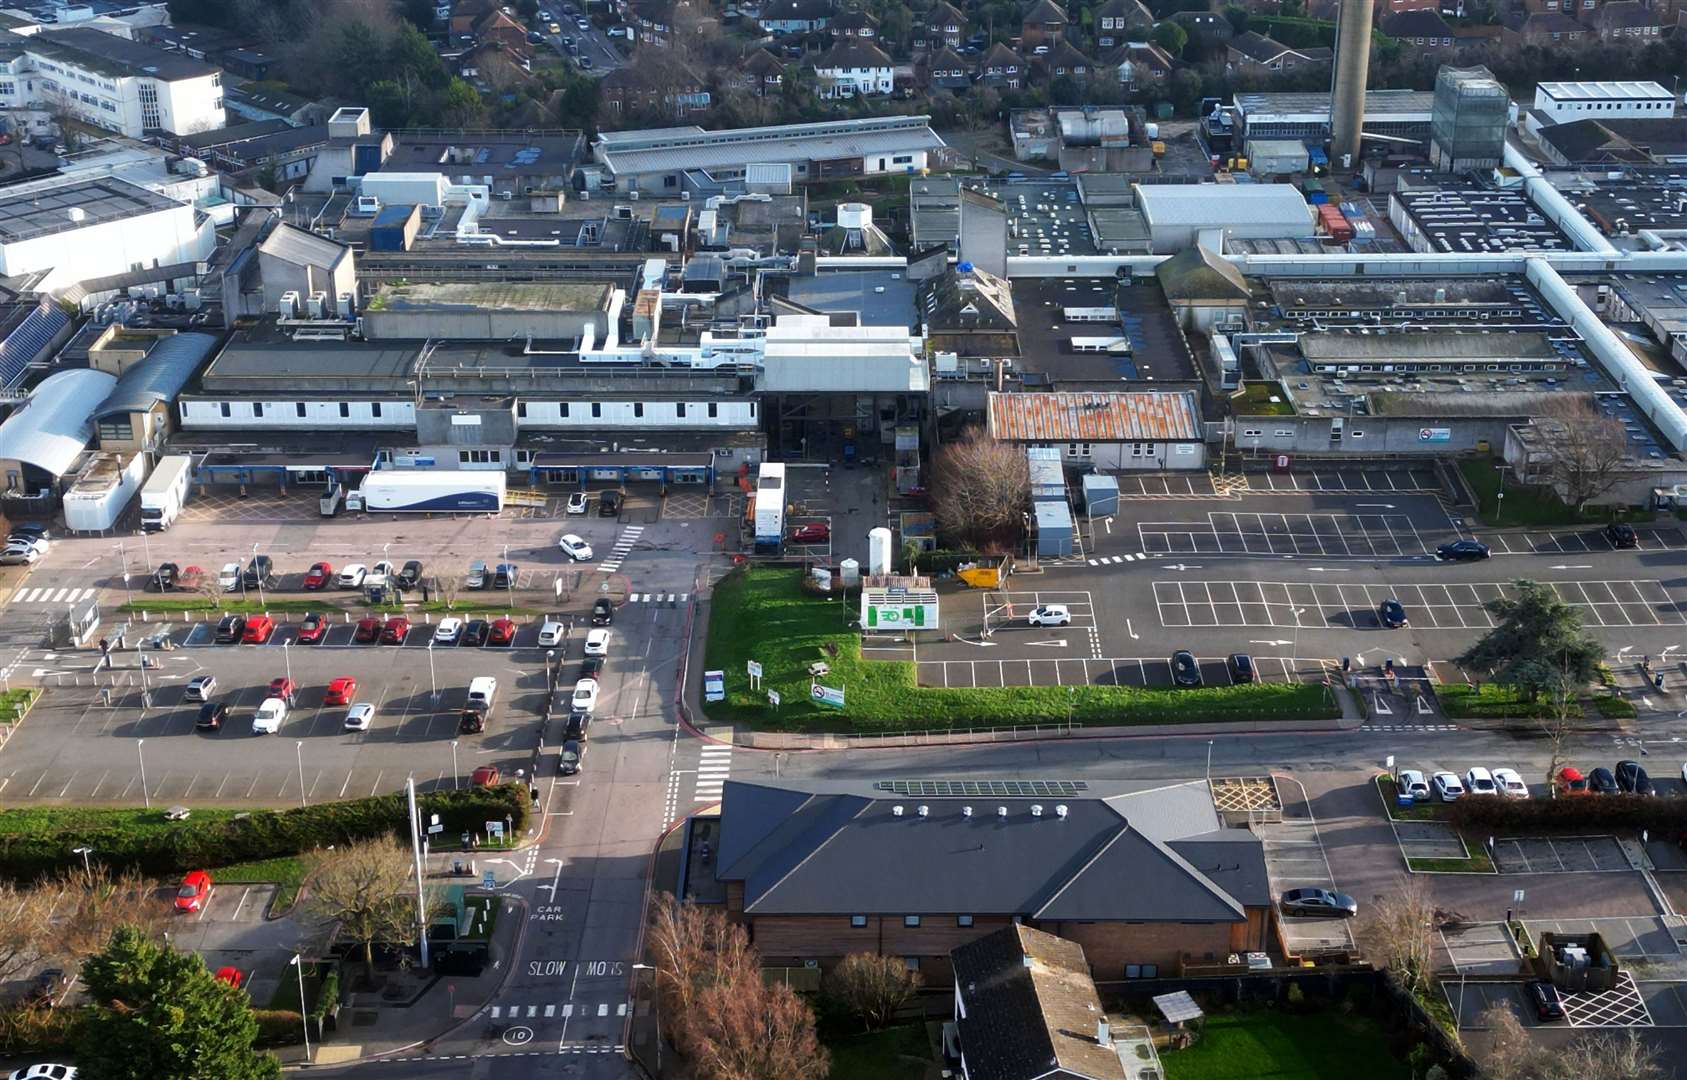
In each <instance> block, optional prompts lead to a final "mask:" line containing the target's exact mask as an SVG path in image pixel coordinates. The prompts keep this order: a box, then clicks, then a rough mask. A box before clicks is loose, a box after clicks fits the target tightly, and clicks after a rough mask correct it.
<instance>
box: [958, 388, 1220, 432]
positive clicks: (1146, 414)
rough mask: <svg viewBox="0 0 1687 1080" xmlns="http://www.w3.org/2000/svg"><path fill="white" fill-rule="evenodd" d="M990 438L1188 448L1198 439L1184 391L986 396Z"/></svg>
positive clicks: (1198, 425) (1191, 403)
mask: <svg viewBox="0 0 1687 1080" xmlns="http://www.w3.org/2000/svg"><path fill="white" fill-rule="evenodd" d="M990 434H992V435H994V436H995V437H996V438H998V439H1008V440H1012V441H1016V442H1023V441H1035V442H1130V441H1133V440H1141V441H1147V442H1153V441H1164V442H1188V441H1196V440H1199V439H1200V438H1201V423H1200V416H1199V414H1198V413H1197V412H1196V409H1195V395H1194V394H1193V393H1190V392H1188V391H1175V392H1167V391H1139V392H1133V393H1121V394H991V395H990Z"/></svg>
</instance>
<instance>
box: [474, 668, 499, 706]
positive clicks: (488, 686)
mask: <svg viewBox="0 0 1687 1080" xmlns="http://www.w3.org/2000/svg"><path fill="white" fill-rule="evenodd" d="M497 696H498V680H497V679H494V678H493V677H492V676H490V675H481V676H479V677H478V678H474V679H470V680H469V702H470V703H471V704H474V703H478V704H481V705H484V706H485V707H486V708H487V710H488V711H490V710H491V708H492V699H493V698H495V697H497Z"/></svg>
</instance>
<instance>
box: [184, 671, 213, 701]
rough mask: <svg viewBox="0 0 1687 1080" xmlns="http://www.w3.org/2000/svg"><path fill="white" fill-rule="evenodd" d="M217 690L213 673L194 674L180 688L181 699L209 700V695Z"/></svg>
mask: <svg viewBox="0 0 1687 1080" xmlns="http://www.w3.org/2000/svg"><path fill="white" fill-rule="evenodd" d="M216 692H217V677H216V676H215V675H195V676H194V677H193V678H191V679H189V680H188V681H187V685H186V686H185V687H183V688H182V700H183V701H210V700H211V695H212V694H214V693H216Z"/></svg>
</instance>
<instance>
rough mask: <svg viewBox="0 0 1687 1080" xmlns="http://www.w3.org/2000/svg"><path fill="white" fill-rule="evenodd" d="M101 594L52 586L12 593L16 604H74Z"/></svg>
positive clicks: (95, 591) (90, 590)
mask: <svg viewBox="0 0 1687 1080" xmlns="http://www.w3.org/2000/svg"><path fill="white" fill-rule="evenodd" d="M97 592H99V590H98V589H74V588H62V589H61V588H54V587H53V586H51V585H48V586H45V587H38V588H28V589H19V590H17V591H16V592H14V593H12V603H14V604H74V603H76V602H77V601H78V600H86V599H88V598H89V597H91V596H93V595H94V594H95V593H97Z"/></svg>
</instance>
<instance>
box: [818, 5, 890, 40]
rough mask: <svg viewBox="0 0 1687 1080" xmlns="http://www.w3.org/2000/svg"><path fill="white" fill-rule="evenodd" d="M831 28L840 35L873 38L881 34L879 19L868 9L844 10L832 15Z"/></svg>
mask: <svg viewBox="0 0 1687 1080" xmlns="http://www.w3.org/2000/svg"><path fill="white" fill-rule="evenodd" d="M830 29H831V31H832V33H834V34H837V35H839V36H840V37H853V38H866V39H869V40H871V39H873V38H877V37H878V36H879V20H878V19H877V18H875V17H874V16H873V15H872V14H871V13H869V12H866V11H844V12H840V13H839V14H837V15H834V16H833V17H832V22H831V26H830Z"/></svg>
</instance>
